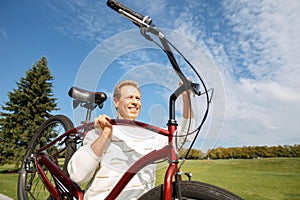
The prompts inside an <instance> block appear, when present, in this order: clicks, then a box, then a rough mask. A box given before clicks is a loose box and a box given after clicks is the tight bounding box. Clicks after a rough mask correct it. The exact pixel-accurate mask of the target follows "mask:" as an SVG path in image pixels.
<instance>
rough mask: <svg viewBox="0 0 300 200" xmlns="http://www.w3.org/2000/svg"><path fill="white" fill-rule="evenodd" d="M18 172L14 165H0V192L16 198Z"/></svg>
mask: <svg viewBox="0 0 300 200" xmlns="http://www.w3.org/2000/svg"><path fill="white" fill-rule="evenodd" d="M17 183H18V173H17V172H16V170H15V168H14V165H5V166H0V193H2V194H5V195H6V196H9V197H11V198H13V199H18V198H17Z"/></svg>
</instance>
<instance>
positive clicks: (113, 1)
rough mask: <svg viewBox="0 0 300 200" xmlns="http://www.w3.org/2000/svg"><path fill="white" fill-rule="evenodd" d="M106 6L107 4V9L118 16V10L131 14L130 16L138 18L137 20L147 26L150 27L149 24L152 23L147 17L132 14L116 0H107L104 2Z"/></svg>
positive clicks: (135, 13) (132, 12) (131, 11)
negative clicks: (113, 11)
mask: <svg viewBox="0 0 300 200" xmlns="http://www.w3.org/2000/svg"><path fill="white" fill-rule="evenodd" d="M106 4H107V6H108V7H110V8H111V9H113V10H115V11H116V12H118V13H119V14H121V12H120V10H123V11H125V12H127V13H129V14H131V15H132V16H134V17H136V18H138V19H139V20H141V21H143V22H145V23H146V24H148V25H151V23H152V20H151V18H149V17H147V16H143V15H141V14H139V13H137V12H134V11H133V10H131V9H129V8H127V7H126V6H124V5H123V4H121V3H119V2H118V1H116V0H108V1H107V2H106Z"/></svg>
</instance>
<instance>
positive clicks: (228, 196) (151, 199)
mask: <svg viewBox="0 0 300 200" xmlns="http://www.w3.org/2000/svg"><path fill="white" fill-rule="evenodd" d="M173 188H176V187H175V182H174V183H173ZM180 191H181V196H182V197H181V199H182V200H241V199H242V198H241V197H239V196H237V195H235V194H233V193H232V192H229V191H227V190H225V189H222V188H220V187H217V186H214V185H211V184H207V183H203V182H197V181H181V182H180ZM175 194H176V191H175V190H174V189H173V190H172V199H178V197H175ZM139 200H163V185H159V186H157V187H155V188H153V189H151V190H149V191H148V192H146V193H145V194H143V195H142V196H141V197H140V198H139Z"/></svg>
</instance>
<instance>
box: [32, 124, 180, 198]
mask: <svg viewBox="0 0 300 200" xmlns="http://www.w3.org/2000/svg"><path fill="white" fill-rule="evenodd" d="M111 123H112V124H113V125H127V126H138V127H142V128H144V129H147V130H150V131H154V132H156V133H158V134H162V135H165V136H168V142H169V143H168V145H167V146H165V147H163V148H161V149H159V150H154V151H152V152H150V153H148V154H146V155H145V156H143V157H142V158H140V159H139V160H137V161H136V162H135V163H134V164H133V165H132V166H131V167H130V168H129V169H128V170H127V171H126V172H125V173H124V175H123V176H122V178H121V179H120V180H119V181H118V183H117V184H116V185H115V187H114V188H113V189H112V191H111V192H110V194H109V195H108V196H107V197H106V198H105V199H116V198H117V197H118V195H119V194H120V193H121V192H122V190H123V189H124V188H125V187H126V185H127V183H128V182H129V181H130V180H131V179H132V178H133V177H134V176H135V175H136V173H138V172H139V171H140V170H141V169H142V168H144V167H145V166H147V165H149V164H151V163H153V162H155V161H158V160H161V159H165V158H167V159H168V161H169V167H168V169H167V171H166V173H165V180H164V199H165V200H169V199H171V196H172V182H173V177H174V176H175V175H176V173H177V171H178V165H177V164H178V156H177V154H176V152H175V149H174V145H173V138H174V134H175V132H176V129H177V124H169V125H168V130H165V129H162V128H159V127H156V126H152V125H148V124H146V123H143V122H138V121H131V120H111ZM92 126H93V123H86V124H83V125H81V126H79V127H77V128H74V129H72V130H69V131H67V132H66V133H64V134H62V135H61V136H59V137H57V138H56V139H55V140H53V141H52V142H51V143H49V144H47V145H45V146H43V147H41V148H40V149H39V150H38V154H37V156H36V158H35V159H36V160H35V162H36V167H37V171H38V174H39V176H40V177H41V179H42V180H43V183H44V184H45V186H46V188H47V189H48V191H49V192H50V194H51V196H53V197H54V198H55V199H61V198H62V197H64V196H66V195H71V196H72V197H75V198H77V199H79V200H83V191H82V189H81V188H80V187H79V186H78V185H77V184H76V183H74V182H73V181H72V180H71V179H70V178H69V177H68V176H67V175H66V174H65V173H64V172H63V171H62V170H61V169H60V168H59V167H58V163H55V162H53V161H52V160H51V159H50V158H48V157H47V155H45V154H44V153H43V150H45V149H47V148H49V147H51V146H53V145H54V144H56V143H57V142H58V141H60V140H61V139H63V138H64V137H66V136H68V135H70V134H76V133H78V130H84V134H86V133H87V130H89V128H90V127H92ZM57 156H58V155H57ZM43 168H47V170H49V172H50V174H51V176H52V177H53V179H54V182H55V186H54V185H53V184H52V183H51V181H50V180H49V178H48V177H47V175H46V174H45V171H44V169H43Z"/></svg>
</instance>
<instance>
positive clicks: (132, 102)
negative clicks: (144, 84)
mask: <svg viewBox="0 0 300 200" xmlns="http://www.w3.org/2000/svg"><path fill="white" fill-rule="evenodd" d="M120 94H121V95H120V98H119V99H114V105H115V108H116V109H117V111H118V119H128V120H135V119H136V118H137V116H138V115H139V113H140V110H141V94H140V92H139V90H138V89H137V88H136V87H134V86H131V85H124V86H123V87H122V88H121V90H120Z"/></svg>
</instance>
